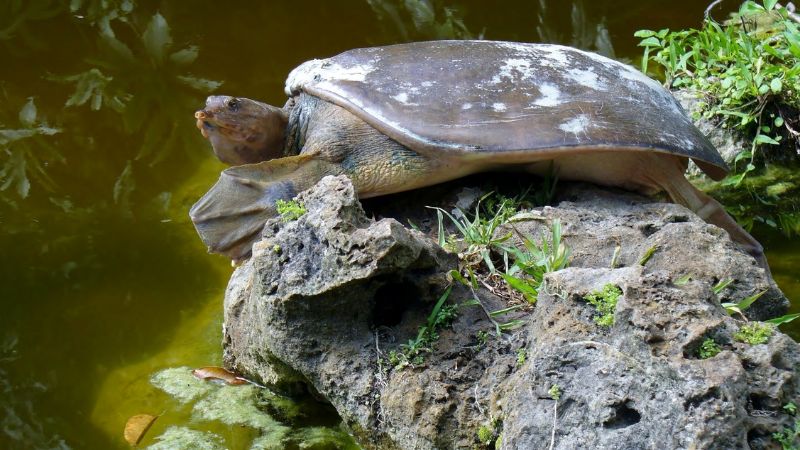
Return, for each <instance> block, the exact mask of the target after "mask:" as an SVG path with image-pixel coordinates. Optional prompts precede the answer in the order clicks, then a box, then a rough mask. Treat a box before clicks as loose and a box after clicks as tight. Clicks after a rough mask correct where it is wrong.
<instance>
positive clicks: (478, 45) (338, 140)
mask: <svg viewBox="0 0 800 450" xmlns="http://www.w3.org/2000/svg"><path fill="white" fill-rule="evenodd" d="M286 94H287V95H288V96H289V100H288V102H287V103H286V105H285V106H284V107H283V108H277V107H273V106H270V105H266V104H264V103H260V102H257V101H253V100H248V99H243V98H234V97H224V96H214V97H209V99H208V101H207V103H206V107H205V109H203V110H201V111H198V112H197V113H196V114H195V117H196V118H197V124H198V127H199V128H200V129H201V131H202V132H203V134H204V136H206V137H208V138H209V139H210V140H211V142H212V145H213V147H214V151H215V153H216V154H217V156H218V157H219V158H220V159H221V160H222V161H224V162H226V163H229V164H233V165H235V166H234V167H230V168H228V169H226V170H225V171H223V172H222V175H221V177H220V179H219V181H218V182H217V183H216V184H215V185H214V187H213V188H212V189H211V190H210V191H209V192H208V193H206V195H205V196H203V198H202V199H200V200H199V201H198V202H197V203H196V204H195V205H194V206H193V207H192V209H191V212H190V216H191V218H192V220H193V221H194V224H195V226H196V228H197V231H198V232H199V234H200V237H201V238H202V240H203V242H204V243H205V244H206V245H208V248H209V250H210V251H212V252H216V253H221V254H224V255H227V256H229V257H231V258H232V259H234V260H241V259H244V258H247V257H248V256H249V254H250V252H251V246H252V244H253V242H255V241H256V240H258V238H259V236H260V233H261V230H262V228H263V225H264V222H265V221H266V220H267V219H268V218H269V217H271V216H274V215H276V212H275V206H274V204H275V201H276V200H278V199H289V198H292V197H294V196H295V195H296V194H297V193H299V192H300V191H302V190H304V189H307V188H309V187H311V186H312V185H314V184H315V183H316V182H317V181H318V180H319V179H321V178H322V177H323V176H325V175H331V174H333V175H337V174H346V175H348V176H349V177H350V179H351V180H352V182H353V185H354V186H355V189H356V190H357V192H358V195H359V196H360V197H362V198H367V197H375V196H379V195H384V194H390V193H394V192H399V191H405V190H409V189H415V188H419V187H423V186H428V185H432V184H436V183H441V182H444V181H448V180H452V179H455V178H458V177H462V176H465V175H468V174H472V173H476V172H482V171H490V170H504V169H509V168H515V169H518V170H524V171H529V172H533V173H543V172H545V171H547V170H548V169H549V168H551V167H553V166H554V167H555V169H556V170H557V171H558V175H559V177H560V178H561V179H571V180H585V181H589V182H592V183H597V184H601V185H607V186H617V187H622V188H626V189H631V190H636V191H640V192H643V193H648V194H649V193H655V192H657V191H666V192H667V193H668V195H669V196H670V197H671V198H672V199H673V201H675V202H676V203H680V204H682V205H685V206H687V207H688V208H690V209H691V210H692V211H694V212H696V213H697V214H698V215H699V216H700V217H702V218H703V219H705V220H706V221H708V222H710V223H713V224H715V225H718V226H720V227H722V228H724V229H725V230H727V231H728V233H729V234H730V236H731V237H732V238H733V239H734V240H735V241H737V242H738V243H740V244H742V245H743V246H744V247H745V248H746V250H747V251H749V252H750V253H751V254H752V255H753V256H754V257H756V259H757V260H758V261H759V263H760V264H761V265H762V266H763V267H765V268H766V267H767V266H766V261H765V259H764V255H763V249H762V247H761V245H760V244H759V243H758V242H757V241H756V240H755V239H753V237H751V236H750V235H749V234H748V233H747V232H746V231H745V230H743V229H742V228H741V227H740V226H739V225H737V224H736V222H735V221H734V220H733V219H732V218H731V217H730V216H729V215H728V214H727V213H726V212H725V211H724V209H723V208H722V206H721V205H720V204H719V203H717V202H716V201H715V200H713V199H712V198H710V197H709V196H707V195H705V194H704V193H702V192H700V191H698V190H697V189H696V188H694V187H693V186H692V185H691V184H690V183H689V182H688V181H687V180H686V178H685V177H684V171H685V169H686V167H687V164H688V160H689V159H690V158H691V159H692V160H693V161H694V162H695V163H696V164H697V165H698V166H699V167H700V168H701V169H702V170H703V171H705V173H706V174H708V175H709V176H710V177H711V178H713V179H715V180H718V179H720V178H722V177H724V176H725V174H726V173H727V168H726V164H725V162H724V161H723V160H722V158H721V157H720V155H719V153H718V152H717V151H716V149H715V148H714V147H713V145H711V143H709V141H708V140H707V139H706V138H705V136H703V134H702V133H701V132H700V131H699V130H697V128H695V127H694V125H693V124H692V122H691V121H690V119H689V118H688V117H687V115H686V113H685V112H684V111H683V109H681V107H680V105H679V104H678V103H677V101H676V100H675V99H674V98H673V97H672V95H670V93H669V92H668V91H667V90H665V89H664V88H663V87H662V86H661V85H660V84H659V83H657V82H655V81H653V80H652V79H650V78H648V77H646V76H644V75H643V74H642V73H640V72H639V71H638V70H636V69H634V68H633V67H630V66H627V65H625V64H622V63H619V62H617V61H613V60H611V59H608V58H605V57H603V56H599V55H596V54H593V53H588V52H584V51H580V50H577V49H573V48H569V47H564V46H559V45H548V44H521V43H510V42H491V41H435V42H417V43H410V44H400V45H391V46H386V47H374V48H362V49H355V50H350V51H347V52H344V53H341V54H339V55H336V56H334V57H331V58H328V59H323V60H312V61H308V62H306V63H304V64H302V65H300V66H299V67H297V68H296V69H294V70H293V71H292V72H291V73H290V74H289V77H288V79H287V82H286Z"/></svg>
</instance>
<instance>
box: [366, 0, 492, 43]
mask: <svg viewBox="0 0 800 450" xmlns="http://www.w3.org/2000/svg"><path fill="white" fill-rule="evenodd" d="M367 3H369V6H370V7H371V8H372V10H373V11H374V12H375V17H376V18H377V19H378V22H379V23H380V24H381V25H382V26H383V31H384V33H385V34H387V35H388V36H392V37H393V39H392V40H394V41H397V42H409V41H419V40H430V39H482V38H483V32H481V33H480V34H478V35H476V34H474V33H472V32H470V31H469V30H468V29H467V26H466V25H464V17H463V13H462V11H463V7H461V6H458V5H452V4H451V5H449V6H445V2H443V1H438V0H437V1H431V0H367Z"/></svg>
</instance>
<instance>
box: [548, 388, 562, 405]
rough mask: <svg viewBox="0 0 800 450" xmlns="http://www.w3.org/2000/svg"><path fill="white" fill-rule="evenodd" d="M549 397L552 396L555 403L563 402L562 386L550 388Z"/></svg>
mask: <svg viewBox="0 0 800 450" xmlns="http://www.w3.org/2000/svg"><path fill="white" fill-rule="evenodd" d="M547 395H549V396H550V398H552V399H553V400H555V401H559V400H561V386H559V385H557V384H554V385H552V386H550V389H549V390H548V391H547Z"/></svg>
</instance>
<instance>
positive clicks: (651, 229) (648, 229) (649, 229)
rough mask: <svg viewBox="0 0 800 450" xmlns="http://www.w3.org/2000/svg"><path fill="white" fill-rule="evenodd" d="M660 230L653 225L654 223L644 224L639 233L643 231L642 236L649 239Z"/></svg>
mask: <svg viewBox="0 0 800 450" xmlns="http://www.w3.org/2000/svg"><path fill="white" fill-rule="evenodd" d="M658 230H660V228H659V227H657V226H656V225H655V224H652V223H648V224H644V225H640V226H639V231H641V232H642V234H643V235H645V237H649V236H651V235H653V234H654V233H655V232H657V231H658Z"/></svg>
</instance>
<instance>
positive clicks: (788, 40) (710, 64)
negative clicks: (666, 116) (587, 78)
mask: <svg viewBox="0 0 800 450" xmlns="http://www.w3.org/2000/svg"><path fill="white" fill-rule="evenodd" d="M635 36H637V37H639V38H642V40H641V42H640V43H639V45H640V46H642V47H644V56H643V58H642V71H643V72H645V73H646V72H647V71H648V68H649V67H650V65H649V63H650V62H653V63H655V64H657V65H658V66H659V68H660V69H661V70H662V71H663V74H664V79H665V84H666V85H667V86H668V87H670V88H673V89H689V90H691V91H693V92H698V93H702V96H703V98H702V99H701V101H700V103H699V104H698V107H699V113H698V114H699V115H700V116H702V117H704V118H706V119H713V120H717V121H719V122H720V123H721V125H722V126H723V127H730V128H733V129H736V130H740V131H742V132H744V133H746V134H747V135H748V136H749V137H750V139H751V140H752V145H751V148H750V149H743V150H742V151H741V152H740V153H739V154H738V155H737V156H736V159H735V162H736V165H737V167H736V169H737V173H736V174H734V175H732V176H730V177H729V178H728V179H727V180H725V181H724V182H723V184H724V185H739V184H740V183H741V182H742V180H744V179H745V177H746V176H747V175H748V174H750V173H751V172H753V171H754V170H756V168H757V165H758V164H759V162H758V160H757V155H758V153H759V152H765V151H769V149H768V148H769V147H778V146H781V147H783V148H788V149H790V150H791V149H800V141H799V140H798V139H799V138H800V133H799V132H798V129H800V119H798V117H797V111H798V108H800V24H798V23H797V22H795V21H794V20H793V19H792V18H791V17H790V16H789V14H788V12H787V11H786V9H785V8H783V7H779V5H778V4H777V3H776V2H775V1H772V0H765V1H764V2H763V3H756V2H753V1H746V2H744V3H743V4H742V6H741V8H740V10H739V12H738V14H737V16H736V17H735V18H734V19H732V20H731V21H728V22H726V23H724V24H719V23H717V22H715V21H714V20H711V19H707V20H706V21H705V22H704V24H703V27H702V28H701V29H699V30H695V29H689V30H680V31H670V30H668V29H664V30H659V31H653V30H640V31H637V32H636V33H635ZM762 159H763V158H762Z"/></svg>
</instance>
